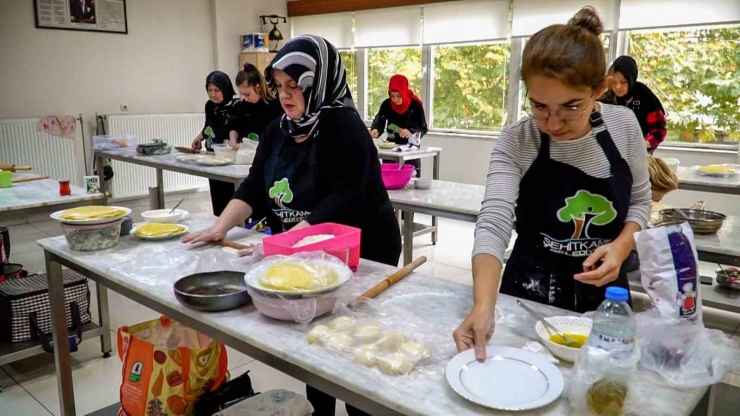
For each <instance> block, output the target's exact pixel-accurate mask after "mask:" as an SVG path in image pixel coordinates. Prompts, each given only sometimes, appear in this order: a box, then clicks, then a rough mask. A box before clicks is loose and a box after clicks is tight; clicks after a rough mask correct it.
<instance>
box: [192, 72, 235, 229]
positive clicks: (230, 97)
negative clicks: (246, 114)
mask: <svg viewBox="0 0 740 416" xmlns="http://www.w3.org/2000/svg"><path fill="white" fill-rule="evenodd" d="M206 91H207V92H208V101H207V102H206V122H205V124H204V125H203V130H201V132H200V133H198V136H196V137H195V139H194V140H193V144H192V148H193V150H200V149H201V142H203V141H205V142H206V143H205V144H206V149H208V150H209V151H210V150H213V149H212V148H211V145H212V144H213V143H217V144H220V143H230V144H232V145H236V144H237V139H238V135H237V134H236V132H233V134H232V135H233V137H230V134H229V132H230V131H231V130H232V128H231V126H232V125H233V124H235V117H236V114H237V106H238V104H239V100H237V99H236V98H235V96H236V93H235V92H234V87H233V86H232V85H231V79H229V76H228V75H226V74H225V73H223V72H221V71H213V72H211V73H210V74H208V77H206ZM208 184H209V186H210V188H211V205H212V207H213V215H216V216H219V215H221V213H222V212H223V210H224V208H226V205H227V204H228V203H229V201H230V200H231V197H232V196H234V191H235V189H234V184H232V183H229V182H222V181H216V180H213V179H209V180H208Z"/></svg>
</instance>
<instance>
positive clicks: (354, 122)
mask: <svg viewBox="0 0 740 416" xmlns="http://www.w3.org/2000/svg"><path fill="white" fill-rule="evenodd" d="M265 76H266V78H267V79H268V81H269V82H270V83H271V86H273V85H274V86H276V87H277V89H278V91H279V93H280V94H279V98H280V104H281V105H282V107H283V109H284V110H285V115H283V116H282V117H281V118H279V119H277V120H275V121H273V122H272V123H271V124H270V125H269V126H267V128H266V129H265V131H264V133H263V137H261V138H260V142H259V147H258V148H257V155H256V156H255V158H254V164H253V165H252V167H251V169H250V170H249V177H247V179H246V180H245V181H244V182H243V183H242V184H241V186H240V187H239V190H238V191H237V193H236V195H235V196H234V199H233V200H232V201H231V202H230V203H229V205H228V206H227V207H226V210H224V213H223V215H221V217H220V218H219V219H218V221H216V223H215V224H214V226H213V227H211V228H210V229H207V230H204V231H201V232H199V233H195V234H193V235H191V236H188V237H186V238H184V239H183V241H184V242H190V243H197V242H205V241H215V240H221V239H223V238H224V237H225V236H226V233H227V232H228V231H229V230H230V229H231V228H233V227H235V226H237V225H241V224H244V220H245V219H246V218H247V217H250V216H251V217H254V218H262V217H264V216H266V217H267V221H268V224H269V225H270V228H271V229H272V231H273V234H274V233H280V232H284V231H288V230H291V229H292V230H298V229H301V228H304V227H308V226H310V225H317V224H322V223H327V222H335V223H339V224H343V225H348V226H352V227H356V228H359V229H361V230H362V234H361V246H360V256H361V257H362V258H363V259H367V260H372V261H376V262H379V263H383V264H387V265H390V266H394V267H395V266H397V265H398V260H399V258H400V256H401V233H400V231H399V226H398V221H397V220H396V216H395V215H394V212H393V206H392V205H391V202H390V199H389V198H388V192H387V191H386V189H385V186H384V185H383V180H382V178H381V175H380V162H379V161H378V151H377V149H376V148H375V144H374V143H373V140H372V139H371V138H370V133H369V132H368V130H367V127H365V124H364V123H363V121H362V119H361V118H360V116H359V115H358V114H357V110H356V109H355V105H354V102H353V101H352V96H351V95H350V92H349V89H348V88H347V82H346V73H345V69H344V65H343V64H342V60H341V59H340V57H339V53H338V52H337V50H336V49H335V48H334V46H333V45H331V44H330V43H329V42H327V41H326V40H325V39H323V38H321V37H318V36H310V35H307V36H299V37H297V38H294V39H292V40H291V41H290V42H288V43H287V44H286V45H285V46H284V47H283V48H282V49H281V50H280V52H278V54H277V56H275V58H274V59H273V60H272V63H271V64H270V66H269V67H267V69H266V71H265ZM306 391H307V395H308V399H309V400H310V401H311V403H312V404H313V406H314V409H315V411H316V413H315V414H317V415H331V414H334V408H335V403H336V401H335V399H334V398H333V397H331V396H329V395H327V394H325V393H323V392H321V391H319V390H316V389H314V388H312V387H310V386H307V387H306ZM347 411H348V413H349V414H350V415H351V416H354V415H364V414H365V413H364V412H362V411H360V410H358V409H354V408H352V407H351V406H349V405H348V406H347Z"/></svg>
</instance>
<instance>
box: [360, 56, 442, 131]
mask: <svg viewBox="0 0 740 416" xmlns="http://www.w3.org/2000/svg"><path fill="white" fill-rule="evenodd" d="M425 46H426V45H403V46H374V47H372V48H357V50H358V51H362V56H363V59H359V56H360V55H358V67H359V68H358V72H357V75H358V79H357V83H358V84H361V85H363V87H361V89H362V90H363V91H362V93H363V100H362V110H361V111H360V115H361V116H362V120H363V121H365V124H366V125H367V126H368V127H370V125H371V124H372V122H373V118H375V114H376V113H377V109H375V110H373V109H371V108H370V98H369V96H368V91H369V87H368V85H369V83H370V77H369V74H370V70H369V68H368V63H369V62H368V61H369V59H368V54H369V53H370V51H371V50H379V49H415V48H420V49H421V89H420V91H419V94H421V97H422V99H424V96H425V95H424V93H425V85H426V83H427V80H426V76H427V75H426V69H425V65H424V49H425ZM360 68H362V69H361V70H360ZM360 72H362V75H363V77H364V79H363V80H362V81H361V80H360V79H359V75H360ZM410 83H411V82H410V81H409V84H410ZM425 103H426V101H425ZM358 107H359V105H358ZM358 110H360V109H359V108H358ZM424 112H425V116H428V114H427V106H426V105H424Z"/></svg>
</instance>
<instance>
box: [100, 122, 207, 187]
mask: <svg viewBox="0 0 740 416" xmlns="http://www.w3.org/2000/svg"><path fill="white" fill-rule="evenodd" d="M107 120H108V130H107V131H108V134H110V135H119V134H120V135H125V134H133V135H135V136H136V140H137V141H138V143H149V142H151V141H152V140H153V139H154V138H155V137H160V138H162V139H164V141H166V142H167V143H168V144H170V145H171V146H172V147H175V146H186V147H190V144H191V143H192V141H193V139H194V138H195V136H197V135H198V133H199V132H200V131H201V130H202V129H203V123H204V122H205V116H204V115H203V114H142V115H125V116H123V115H115V116H114V115H111V116H107ZM174 151H175V150H174V149H173V152H174ZM112 167H113V172H114V173H115V177H114V178H113V181H112V183H113V184H112V186H111V192H112V194H113V197H114V198H121V197H127V196H141V195H147V194H148V193H149V187H150V186H156V185H157V178H156V173H155V170H154V169H152V168H149V167H145V166H138V165H134V164H131V163H125V162H119V161H116V160H114V161H113V163H112ZM207 184H208V180H207V179H205V178H201V177H198V176H192V175H185V174H182V173H176V172H169V171H164V188H165V191H167V192H170V191H176V190H184V189H194V188H199V187H201V186H204V185H207Z"/></svg>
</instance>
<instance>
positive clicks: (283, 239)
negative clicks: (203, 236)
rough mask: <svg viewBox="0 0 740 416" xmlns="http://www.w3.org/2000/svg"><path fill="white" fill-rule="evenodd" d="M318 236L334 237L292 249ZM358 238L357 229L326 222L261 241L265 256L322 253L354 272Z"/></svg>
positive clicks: (358, 251) (357, 256)
mask: <svg viewBox="0 0 740 416" xmlns="http://www.w3.org/2000/svg"><path fill="white" fill-rule="evenodd" d="M412 168H413V166H412ZM319 234H333V235H335V236H336V237H335V238H332V239H331V240H325V241H320V242H318V243H314V244H309V245H307V246H303V247H293V246H295V245H296V244H297V243H298V242H299V241H301V240H303V239H304V238H306V237H308V236H311V235H319ZM360 236H361V231H360V229H359V228H354V227H348V226H346V225H341V224H334V223H331V222H328V223H326V224H320V225H314V226H311V227H308V228H304V229H302V230H298V231H290V232H287V233H282V234H278V235H273V236H271V237H267V238H265V239H264V240H262V247H263V249H264V251H265V256H274V255H284V256H290V255H291V254H295V253H300V252H304V251H323V252H325V253H326V254H331V255H332V256H334V257H336V258H338V259H339V260H341V261H343V262H344V263H345V264H346V265H347V266H349V268H350V269H352V270H353V271H355V270H357V265H358V264H360Z"/></svg>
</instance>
